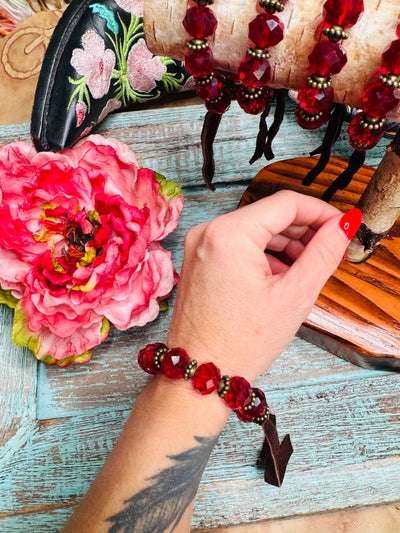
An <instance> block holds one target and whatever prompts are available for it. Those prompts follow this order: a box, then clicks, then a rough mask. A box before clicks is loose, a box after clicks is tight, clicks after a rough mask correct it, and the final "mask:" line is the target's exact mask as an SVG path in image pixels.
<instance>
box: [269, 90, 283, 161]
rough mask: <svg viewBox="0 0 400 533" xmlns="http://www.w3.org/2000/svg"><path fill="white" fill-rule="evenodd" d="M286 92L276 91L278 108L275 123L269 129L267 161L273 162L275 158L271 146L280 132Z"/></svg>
mask: <svg viewBox="0 0 400 533" xmlns="http://www.w3.org/2000/svg"><path fill="white" fill-rule="evenodd" d="M285 92H286V91H285V90H284V89H276V90H275V98H276V108H275V113H274V121H273V123H272V124H271V127H270V128H269V131H268V136H267V143H266V145H265V149H264V156H265V159H266V160H267V161H271V159H274V157H275V155H274V153H273V151H272V147H271V145H272V141H273V140H274V139H275V136H276V135H277V133H278V131H279V128H280V126H281V124H282V120H283V117H284V114H285Z"/></svg>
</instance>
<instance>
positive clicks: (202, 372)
mask: <svg viewBox="0 0 400 533" xmlns="http://www.w3.org/2000/svg"><path fill="white" fill-rule="evenodd" d="M220 381H221V372H220V371H219V369H218V368H217V367H216V366H215V365H214V363H203V364H202V365H200V366H198V367H197V370H196V372H195V374H194V376H193V377H192V385H193V388H194V390H195V391H197V392H199V393H200V394H202V395H205V394H210V393H211V392H213V391H215V390H217V389H218V385H219V382H220Z"/></svg>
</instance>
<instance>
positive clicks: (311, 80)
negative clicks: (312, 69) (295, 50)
mask: <svg viewBox="0 0 400 533" xmlns="http://www.w3.org/2000/svg"><path fill="white" fill-rule="evenodd" d="M307 83H308V85H311V87H314V89H326V88H327V87H330V86H331V85H332V81H331V78H330V76H320V75H319V74H312V75H311V76H308V78H307Z"/></svg>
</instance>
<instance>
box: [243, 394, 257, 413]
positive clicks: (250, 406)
mask: <svg viewBox="0 0 400 533" xmlns="http://www.w3.org/2000/svg"><path fill="white" fill-rule="evenodd" d="M255 404H256V393H255V392H252V393H251V395H250V400H249V403H248V404H247V405H246V406H245V407H243V411H250V409H253V407H254V406H255Z"/></svg>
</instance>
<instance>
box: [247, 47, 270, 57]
mask: <svg viewBox="0 0 400 533" xmlns="http://www.w3.org/2000/svg"><path fill="white" fill-rule="evenodd" d="M247 54H248V55H249V56H251V57H255V58H256V59H268V58H269V52H268V50H267V49H266V48H257V47H255V48H249V49H248V50H247Z"/></svg>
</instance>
